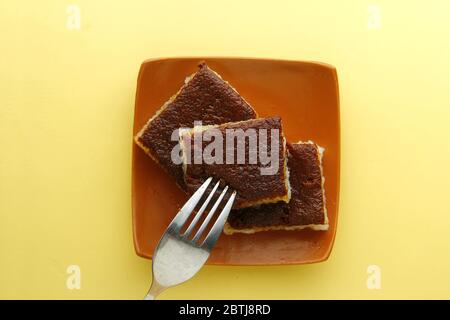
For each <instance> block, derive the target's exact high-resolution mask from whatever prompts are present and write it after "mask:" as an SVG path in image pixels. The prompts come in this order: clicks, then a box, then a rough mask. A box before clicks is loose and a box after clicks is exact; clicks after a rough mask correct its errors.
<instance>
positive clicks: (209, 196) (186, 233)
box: [183, 181, 220, 238]
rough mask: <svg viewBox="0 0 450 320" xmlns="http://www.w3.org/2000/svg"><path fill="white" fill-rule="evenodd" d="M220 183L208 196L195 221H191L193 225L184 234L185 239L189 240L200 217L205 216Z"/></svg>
mask: <svg viewBox="0 0 450 320" xmlns="http://www.w3.org/2000/svg"><path fill="white" fill-rule="evenodd" d="M219 184H220V181H217V183H216V185H215V186H214V188H213V189H212V191H211V193H210V194H209V195H208V198H206V200H205V202H204V203H203V205H202V206H201V208H200V210H198V212H197V213H196V214H195V217H194V219H193V220H192V221H191V224H190V225H189V227H188V228H187V230H186V231H185V232H184V234H183V237H185V238H187V237H189V235H190V234H191V232H192V230H193V229H194V227H195V225H196V224H197V222H198V220H200V217H201V216H202V214H203V211H205V209H206V207H207V206H208V204H209V202H210V201H211V199H212V197H213V196H214V194H215V193H216V190H217V188H218V187H219Z"/></svg>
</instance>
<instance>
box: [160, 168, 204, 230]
mask: <svg viewBox="0 0 450 320" xmlns="http://www.w3.org/2000/svg"><path fill="white" fill-rule="evenodd" d="M211 181H212V177H210V178H208V179H207V180H206V181H205V182H204V183H203V184H202V185H201V186H200V188H198V190H197V191H195V193H194V194H193V195H192V196H191V197H190V198H189V200H188V201H187V202H186V203H185V204H184V206H183V207H182V208H181V209H180V211H178V213H177V215H176V216H175V218H174V219H173V220H172V222H171V223H170V225H169V227H168V228H167V231H173V232H178V231H180V229H181V227H182V226H183V225H184V223H185V222H186V220H187V219H188V218H189V216H190V215H191V213H192V211H194V209H195V206H196V205H197V203H198V202H199V201H200V199H201V198H202V196H203V194H204V193H205V191H206V188H208V186H209V184H210V183H211Z"/></svg>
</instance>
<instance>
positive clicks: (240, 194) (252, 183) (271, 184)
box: [182, 117, 289, 208]
mask: <svg viewBox="0 0 450 320" xmlns="http://www.w3.org/2000/svg"><path fill="white" fill-rule="evenodd" d="M214 129H218V130H219V131H220V132H221V135H222V137H223V144H222V145H225V137H226V130H229V129H242V130H243V131H246V130H247V129H254V132H255V133H256V137H258V133H259V130H266V132H267V138H268V141H267V142H268V143H267V147H268V152H269V153H270V146H271V139H270V137H271V131H270V130H271V129H277V130H278V136H277V138H278V142H279V143H278V150H277V152H278V158H277V161H278V170H277V171H276V173H275V174H270V175H262V174H261V168H262V167H263V165H262V164H261V162H260V161H259V157H258V161H257V163H256V164H249V161H248V159H249V142H248V139H246V141H245V164H238V163H236V162H237V161H236V151H235V150H233V151H234V152H235V159H234V160H235V161H234V163H231V164H228V163H227V164H226V163H223V164H216V163H213V164H206V163H204V161H203V163H202V164H195V163H194V161H193V159H194V149H195V148H194V145H193V143H191V141H192V140H193V137H192V132H189V133H185V134H183V136H182V139H183V141H184V142H185V143H183V144H182V145H183V146H184V147H186V146H188V147H187V148H189V147H190V150H191V151H190V161H189V162H190V164H187V165H186V172H185V182H186V186H187V190H188V192H189V193H193V192H195V191H196V190H197V189H198V188H199V187H200V186H201V185H202V183H203V182H204V181H205V180H206V179H207V178H208V177H213V178H214V179H217V180H221V181H222V184H225V183H226V184H227V185H228V186H229V187H230V188H232V189H233V190H236V191H237V197H236V201H235V205H234V207H235V208H243V207H248V206H252V205H254V204H257V203H259V204H260V203H270V202H277V201H279V200H281V199H284V200H285V201H288V200H289V187H288V184H287V179H286V170H285V169H286V168H285V163H286V159H285V157H286V150H285V146H284V136H283V128H282V124H281V119H280V118H279V117H271V118H260V119H256V120H247V121H241V122H237V123H227V124H222V125H220V126H217V127H214ZM210 130H211V129H210V128H209V129H208V128H206V129H203V131H201V132H198V133H197V134H198V135H200V136H201V135H202V134H205V133H207V132H208V131H210ZM261 142H263V143H266V141H257V143H258V146H261V144H262V143H261ZM210 143H211V141H203V146H202V150H201V151H203V150H204V148H205V147H206V146H207V145H208V144H210ZM235 143H236V142H235ZM223 149H224V150H223V160H224V162H225V160H226V156H225V154H226V152H229V150H226V148H225V147H224V148H223ZM185 154H186V153H185Z"/></svg>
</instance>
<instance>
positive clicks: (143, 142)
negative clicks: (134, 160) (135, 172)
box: [135, 62, 256, 189]
mask: <svg viewBox="0 0 450 320" xmlns="http://www.w3.org/2000/svg"><path fill="white" fill-rule="evenodd" d="M254 118H256V112H255V110H254V109H253V108H252V107H251V106H250V105H249V104H248V103H247V102H246V101H245V100H244V98H242V97H241V96H240V95H239V93H238V92H237V91H236V90H235V89H234V88H233V87H232V86H231V85H230V84H229V83H227V82H226V81H224V80H223V79H222V78H221V77H220V75H219V74H217V73H216V72H215V71H213V70H212V69H210V68H209V67H208V66H207V65H206V63H204V62H203V63H200V64H199V70H198V71H197V72H196V73H194V74H193V75H191V76H189V77H188V78H187V79H186V81H185V84H184V85H183V86H182V87H181V89H180V90H179V91H178V92H177V93H176V94H175V95H174V96H172V97H171V98H170V99H169V100H168V101H167V102H166V103H164V105H163V106H162V107H161V108H160V109H159V110H158V111H157V112H156V114H155V115H153V117H151V118H150V119H149V120H148V122H147V123H146V124H145V125H144V127H143V128H142V129H141V130H140V131H139V132H138V133H137V134H136V136H135V142H136V144H137V145H138V146H140V147H141V148H142V149H143V150H144V151H145V152H146V153H147V154H148V155H149V156H150V157H151V158H153V160H154V161H156V162H157V163H158V164H159V165H160V166H161V167H162V168H163V169H165V170H166V171H167V172H168V173H169V174H170V175H171V176H173V177H174V178H175V181H176V182H177V183H178V185H179V186H180V187H181V188H182V189H185V186H184V178H183V170H182V168H181V164H177V163H174V161H173V160H172V156H171V152H172V150H173V148H174V147H175V146H177V144H178V140H177V138H178V134H177V133H176V132H175V141H172V139H171V138H172V137H173V136H172V134H173V133H174V131H176V130H178V129H179V128H182V127H187V128H191V127H193V126H194V121H202V124H203V125H213V124H221V123H226V122H231V121H241V120H248V119H254Z"/></svg>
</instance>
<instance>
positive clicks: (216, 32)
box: [0, 0, 450, 299]
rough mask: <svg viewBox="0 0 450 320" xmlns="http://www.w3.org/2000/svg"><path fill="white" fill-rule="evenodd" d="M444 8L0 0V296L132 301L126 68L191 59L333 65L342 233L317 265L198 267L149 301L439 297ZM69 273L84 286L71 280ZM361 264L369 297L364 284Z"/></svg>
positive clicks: (145, 268) (446, 183)
mask: <svg viewBox="0 0 450 320" xmlns="http://www.w3.org/2000/svg"><path fill="white" fill-rule="evenodd" d="M71 3H73V4H75V5H77V6H78V8H79V9H80V12H81V20H80V29H79V30H77V29H74V30H73V29H71V28H70V27H71V26H73V24H71V23H72V22H73V21H72V20H70V19H72V18H73V9H69V11H67V10H68V6H69V5H70V4H71ZM69 8H72V7H69ZM449 12H450V3H449V2H448V1H364V0H363V1H356V0H355V1H344V2H342V1H328V2H324V1H297V0H293V1H289V2H284V1H272V2H269V1H240V0H233V1H231V0H230V1H221V2H219V1H210V0H208V1H195V0H193V1H179V2H170V1H162V0H161V1H149V0H142V1H92V0H89V1H88V0H78V1H74V2H69V1H60V0H53V1H6V0H5V1H1V2H0V30H1V31H0V32H1V37H0V39H1V53H0V147H1V154H0V298H63V299H79V298H87V299H91V298H113V299H116V298H124V299H139V298H141V297H142V296H143V294H144V293H145V292H146V290H147V288H148V286H149V283H150V265H151V263H150V261H147V260H144V259H142V258H139V257H137V256H136V255H135V254H134V250H133V245H132V230H131V200H130V193H131V191H130V189H131V186H130V184H131V183H130V180H131V174H130V171H131V143H132V139H131V134H132V118H133V106H134V94H135V86H136V78H137V73H138V69H139V66H140V63H141V62H142V61H143V60H144V59H147V58H154V57H166V56H192V55H203V56H208V55H220V56H251V57H269V58H286V59H299V60H319V61H324V62H328V63H331V64H333V65H335V66H336V67H337V70H338V75H339V82H340V94H341V121H342V170H341V175H342V180H341V205H340V218H339V226H338V234H337V238H336V242H335V247H334V250H333V252H332V255H331V257H330V259H329V260H328V261H327V262H325V263H321V264H316V265H308V266H289V267H258V268H255V267H206V268H204V269H203V270H202V271H201V272H200V273H199V274H198V276H197V277H196V278H195V279H193V280H192V281H190V282H188V283H186V284H184V285H182V286H179V287H177V288H173V289H171V290H169V291H167V292H165V293H164V294H163V295H161V298H165V299H170V298H176V299H178V298H193V299H197V298H237V299H240V298H269V299H270V298H275V299H278V298H296V299H315V298H363V299H372V298H450V272H449V270H450V248H449V243H450V231H449V228H450V209H449V205H448V203H447V201H448V198H449V195H450V170H449V166H450V147H449V141H450V125H449V122H450V85H449V76H450V40H449V39H450V36H449V33H450V20H449V19H448V15H449ZM378 13H380V14H378ZM67 19H69V20H70V21H72V22H70V21H69V22H68V21H67ZM68 23H69V25H68ZM67 26H69V28H67ZM69 265H78V266H79V267H80V269H81V289H80V290H69V289H68V288H67V286H66V280H67V277H68V276H69V275H68V274H67V273H66V269H67V267H68V266H69ZM369 265H377V266H379V268H380V270H381V289H378V290H376V289H375V290H370V289H368V287H367V284H366V282H367V279H368V276H369V275H368V273H367V268H368V266H369Z"/></svg>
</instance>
